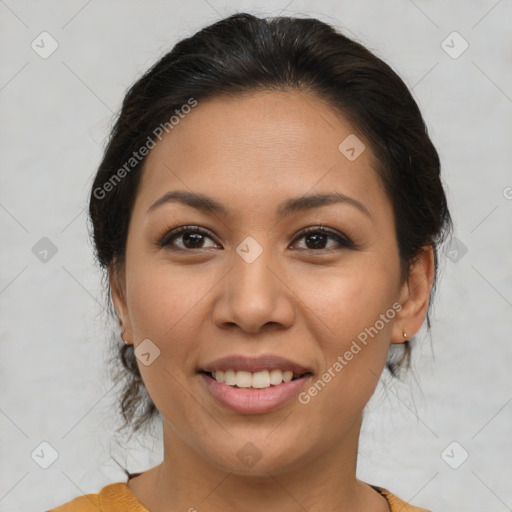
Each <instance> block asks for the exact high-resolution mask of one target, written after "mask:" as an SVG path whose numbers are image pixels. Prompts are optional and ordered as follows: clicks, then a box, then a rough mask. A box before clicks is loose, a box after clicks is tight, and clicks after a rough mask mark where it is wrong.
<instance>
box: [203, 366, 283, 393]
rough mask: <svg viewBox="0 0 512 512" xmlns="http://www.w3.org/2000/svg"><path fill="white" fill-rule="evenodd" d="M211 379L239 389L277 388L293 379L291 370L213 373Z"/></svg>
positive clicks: (220, 371)
mask: <svg viewBox="0 0 512 512" xmlns="http://www.w3.org/2000/svg"><path fill="white" fill-rule="evenodd" d="M213 378H214V379H215V380H216V381H217V382H223V383H224V384H227V385H228V386H238V387H239V388H250V387H253V388H257V389H263V388H268V387H270V386H271V385H272V386H277V385H279V384H282V383H283V382H290V381H291V380H292V379H293V372H292V371H291V370H285V371H284V372H283V371H282V370H262V371H259V372H254V373H251V372H247V371H239V372H236V371H234V370H226V371H222V370H219V371H216V372H213Z"/></svg>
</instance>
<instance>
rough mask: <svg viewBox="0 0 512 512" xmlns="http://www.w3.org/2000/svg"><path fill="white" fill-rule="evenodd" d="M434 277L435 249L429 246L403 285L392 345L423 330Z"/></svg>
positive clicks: (412, 267)
mask: <svg viewBox="0 0 512 512" xmlns="http://www.w3.org/2000/svg"><path fill="white" fill-rule="evenodd" d="M434 276H435V262H434V249H433V247H432V246H431V245H430V244H429V245H427V246H425V247H423V248H422V250H421V252H420V253H419V254H418V256H417V257H416V258H415V260H414V261H413V263H412V264H411V266H410V268H409V275H408V277H407V279H406V281H405V282H404V283H403V285H402V288H401V291H400V304H401V305H402V309H401V310H400V311H399V313H398V314H397V317H396V322H395V325H394V326H393V332H392V338H391V341H392V343H403V342H404V341H406V340H408V339H410V338H411V337H412V336H414V335H415V334H416V333H417V332H418V331H419V330H420V329H421V326H422V325H423V322H424V320H425V317H426V315H427V311H428V306H429V302H430V292H431V290H432V286H433V283H434Z"/></svg>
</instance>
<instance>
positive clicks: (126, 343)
mask: <svg viewBox="0 0 512 512" xmlns="http://www.w3.org/2000/svg"><path fill="white" fill-rule="evenodd" d="M125 332H126V327H125V328H124V329H123V332H122V333H121V339H122V340H123V341H124V343H125V345H129V343H128V342H127V341H126V340H125V339H124V338H123V334H124V333H125Z"/></svg>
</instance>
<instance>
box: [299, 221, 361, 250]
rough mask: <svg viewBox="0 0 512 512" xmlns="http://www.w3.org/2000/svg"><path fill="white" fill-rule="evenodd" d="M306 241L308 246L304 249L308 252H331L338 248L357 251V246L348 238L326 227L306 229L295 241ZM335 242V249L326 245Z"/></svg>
mask: <svg viewBox="0 0 512 512" xmlns="http://www.w3.org/2000/svg"><path fill="white" fill-rule="evenodd" d="M301 239H304V240H306V246H307V247H305V248H304V247H303V248H302V249H304V250H306V251H308V250H309V251H315V252H320V251H330V250H332V249H336V246H337V247H338V248H347V249H355V248H356V245H355V244H354V242H352V240H350V239H349V238H348V237H347V236H345V235H342V234H340V233H338V232H337V231H334V230H332V229H328V228H325V227H324V226H311V227H307V228H305V229H304V230H303V231H302V232H301V233H300V234H299V235H298V237H297V238H296V239H295V242H294V243H296V241H297V240H301ZM329 240H331V241H334V242H335V244H334V248H333V247H332V246H331V247H326V246H325V245H326V243H328V241H329Z"/></svg>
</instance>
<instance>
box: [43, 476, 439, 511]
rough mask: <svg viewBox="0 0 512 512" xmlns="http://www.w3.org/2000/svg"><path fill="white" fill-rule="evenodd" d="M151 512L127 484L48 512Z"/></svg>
mask: <svg viewBox="0 0 512 512" xmlns="http://www.w3.org/2000/svg"><path fill="white" fill-rule="evenodd" d="M371 487H372V488H373V489H375V490H376V491H377V492H379V493H380V494H382V496H384V498H386V500H387V501H388V503H389V510H390V511H391V512H430V511H429V510H427V509H425V508H418V507H414V506H412V505H409V504H408V503H406V502H405V501H403V500H401V499H400V498H398V497H397V496H395V495H394V494H391V493H390V492H389V491H388V490H387V489H384V488H382V487H377V486H375V485H372V486H371ZM100 511H101V512H149V511H148V509H147V508H145V507H143V506H142V505H141V504H140V503H139V502H138V501H137V498H136V497H135V495H134V494H133V493H132V492H131V490H130V488H129V487H128V486H127V485H126V483H125V482H118V483H115V484H109V485H106V486H105V487H103V489H101V491H100V492H99V493H98V494H85V495H83V496H79V497H78V498H75V499H74V500H71V501H69V502H68V503H65V504H64V505H61V506H60V507H57V508H53V509H51V510H49V511H48V512H100Z"/></svg>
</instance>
